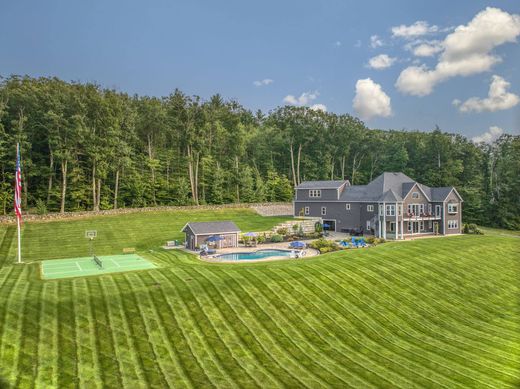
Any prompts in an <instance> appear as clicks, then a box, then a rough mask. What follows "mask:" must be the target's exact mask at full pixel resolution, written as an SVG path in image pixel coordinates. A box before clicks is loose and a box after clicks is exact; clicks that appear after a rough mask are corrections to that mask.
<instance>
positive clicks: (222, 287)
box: [199, 272, 347, 385]
mask: <svg viewBox="0 0 520 389" xmlns="http://www.w3.org/2000/svg"><path fill="white" fill-rule="evenodd" d="M199 274H200V275H201V276H202V277H204V278H205V279H206V280H207V281H209V282H210V283H211V285H212V286H213V287H214V288H215V289H214V290H215V291H218V292H219V295H218V296H217V298H225V299H226V300H229V302H228V305H229V306H230V307H231V308H232V309H233V311H234V313H235V315H236V318H237V320H241V321H242V323H243V324H244V325H245V326H248V327H249V329H250V331H251V333H253V334H254V336H255V338H257V337H260V336H262V331H263V329H261V328H259V327H258V326H255V327H251V325H248V324H247V323H255V322H256V323H260V322H262V323H264V325H265V323H266V320H269V319H270V322H271V323H272V324H273V325H275V326H276V328H275V331H276V333H280V332H281V333H283V334H284V337H285V339H287V340H289V339H292V343H293V347H296V348H298V349H299V352H302V351H303V350H302V348H305V349H307V351H308V355H305V353H302V354H298V355H295V360H298V361H299V363H300V364H304V365H307V364H308V363H309V362H311V360H312V359H314V361H315V363H316V364H319V365H320V366H321V367H323V371H319V372H315V374H317V375H319V381H318V382H321V383H322V382H327V381H326V380H324V377H323V374H324V373H325V372H328V373H329V375H328V376H327V377H328V383H329V384H331V385H334V383H335V382H338V380H339V382H340V383H341V384H342V385H347V383H346V382H345V381H343V380H342V379H341V378H340V377H339V376H337V375H335V374H334V372H332V371H330V369H329V368H328V366H327V365H323V360H324V359H326V357H325V356H324V355H322V354H320V355H319V356H320V358H319V359H315V358H312V356H313V355H314V353H313V351H314V350H312V348H311V347H309V348H307V346H311V344H309V343H308V342H307V341H306V340H305V339H304V338H303V337H301V335H300V334H297V333H296V334H294V333H293V332H294V331H291V329H292V326H291V323H289V322H288V321H286V320H284V317H283V316H280V315H278V314H277V315H272V316H271V315H269V314H268V311H267V310H266V309H262V308H260V309H259V310H257V309H249V308H248V305H249V304H251V306H253V304H254V303H255V301H252V300H251V301H248V304H247V305H246V304H244V300H245V299H247V297H248V296H247V295H245V294H242V293H241V294H240V296H238V295H237V293H236V292H237V288H238V287H239V285H238V284H237V283H235V282H234V280H233V279H232V278H227V277H226V279H225V281H224V280H222V279H221V278H220V277H218V278H217V277H214V274H211V273H209V272H199ZM205 285H206V284H205ZM217 285H218V286H217ZM232 285H234V286H236V288H235V287H231V286H232ZM260 311H262V312H263V313H264V314H266V315H267V316H268V317H265V316H263V317H261V318H260V317H258V312H260ZM273 316H274V317H275V318H276V319H277V321H282V323H276V322H275V321H274V320H273V319H272V317H273ZM271 328H273V327H270V328H268V329H267V331H268V333H270V334H271V335H273V331H272V330H271ZM299 340H302V341H303V343H304V344H303V345H301V344H300V341H299ZM306 360H308V362H305V361H306ZM316 378H318V377H316Z"/></svg>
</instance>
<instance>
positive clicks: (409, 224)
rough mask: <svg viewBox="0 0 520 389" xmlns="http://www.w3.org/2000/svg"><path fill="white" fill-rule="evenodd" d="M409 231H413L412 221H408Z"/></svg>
mask: <svg viewBox="0 0 520 389" xmlns="http://www.w3.org/2000/svg"><path fill="white" fill-rule="evenodd" d="M408 232H412V222H408Z"/></svg>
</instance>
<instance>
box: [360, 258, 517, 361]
mask: <svg viewBox="0 0 520 389" xmlns="http://www.w3.org/2000/svg"><path fill="white" fill-rule="evenodd" d="M386 266H388V267H390V268H392V269H391V271H390V270H386V269H385V268H384V267H383V266H380V265H377V266H375V265H372V264H371V265H369V266H367V267H366V269H367V270H372V271H373V272H376V273H380V274H382V273H384V274H385V275H387V276H390V277H393V279H394V280H395V282H397V283H399V284H401V285H403V286H405V287H408V288H411V289H412V290H414V291H415V292H416V293H417V294H419V295H421V296H423V297H424V298H425V299H426V300H428V299H429V296H435V295H437V296H439V295H442V294H441V293H443V289H441V288H437V287H436V285H432V284H427V283H424V282H423V283H422V284H421V283H420V282H421V280H422V279H420V278H417V277H416V276H415V275H413V274H410V273H411V272H408V271H406V270H403V269H404V268H403V267H401V266H399V265H398V264H395V263H390V262H388V263H387V264H386ZM418 285H420V287H419V286H418ZM427 288H430V289H432V292H433V293H430V294H427V293H425V291H424V290H425V289H427ZM450 296H451V294H450ZM457 300H459V299H458V298H457V297H450V299H449V300H447V299H445V300H443V302H442V304H441V303H439V302H438V299H430V301H431V302H430V303H431V304H432V305H434V306H436V307H437V308H438V311H437V312H441V313H443V314H444V315H446V316H447V317H448V318H453V319H454V320H457V321H459V322H460V321H462V322H463V324H464V325H465V326H466V327H468V329H469V330H470V331H473V332H478V333H480V334H483V331H482V330H481V329H479V328H476V327H475V325H477V324H480V323H483V320H482V319H483V317H482V315H480V314H479V312H480V305H479V304H478V302H475V303H473V304H472V303H470V302H467V303H466V305H469V306H470V307H472V306H474V308H472V309H468V308H463V307H462V305H461V304H463V303H464V302H463V301H462V300H459V301H460V303H459V304H455V303H454V302H452V301H457ZM461 312H465V313H466V314H465V315H460V313H461ZM466 317H467V319H461V318H466ZM493 327H495V326H493V325H492V324H490V323H486V331H484V333H487V331H488V330H489V329H492V328H493ZM495 330H496V334H497V336H499V337H502V338H503V339H504V340H506V339H511V338H512V339H520V338H518V337H517V336H516V333H512V332H510V331H509V330H508V329H507V328H503V327H495ZM519 351H520V348H519Z"/></svg>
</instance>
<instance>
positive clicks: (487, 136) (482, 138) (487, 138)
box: [471, 126, 504, 143]
mask: <svg viewBox="0 0 520 389" xmlns="http://www.w3.org/2000/svg"><path fill="white" fill-rule="evenodd" d="M503 133H504V130H503V129H501V128H500V127H497V126H492V127H489V130H488V131H486V132H484V133H483V134H482V135H478V136H475V137H473V138H472V139H471V140H472V141H473V142H475V143H482V142H483V143H492V142H494V141H495V140H497V139H498V138H500V136H501V135H502V134H503Z"/></svg>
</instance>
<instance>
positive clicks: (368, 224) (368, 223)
mask: <svg viewBox="0 0 520 389" xmlns="http://www.w3.org/2000/svg"><path fill="white" fill-rule="evenodd" d="M367 230H368V231H370V220H367Z"/></svg>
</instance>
